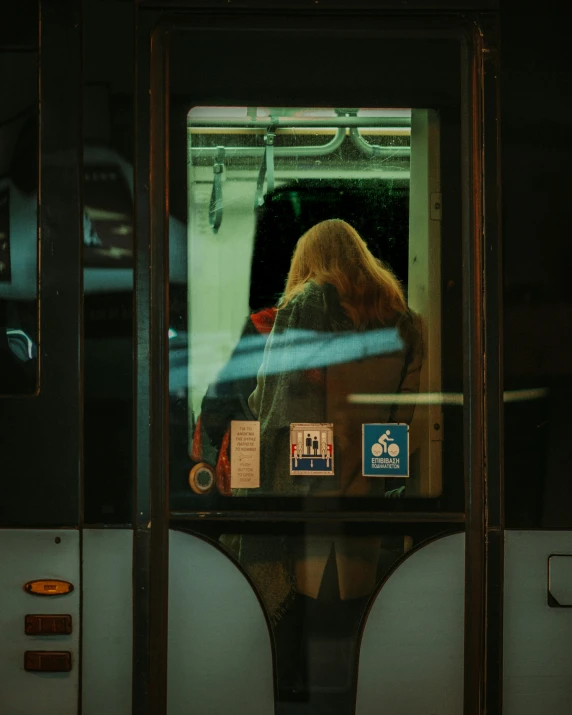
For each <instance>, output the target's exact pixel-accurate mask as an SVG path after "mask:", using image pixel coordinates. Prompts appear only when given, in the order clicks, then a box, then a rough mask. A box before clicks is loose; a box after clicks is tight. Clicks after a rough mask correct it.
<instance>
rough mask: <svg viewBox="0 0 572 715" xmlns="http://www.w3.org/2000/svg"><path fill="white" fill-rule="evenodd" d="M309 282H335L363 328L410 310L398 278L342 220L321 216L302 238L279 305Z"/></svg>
mask: <svg viewBox="0 0 572 715" xmlns="http://www.w3.org/2000/svg"><path fill="white" fill-rule="evenodd" d="M309 281H314V282H315V283H318V284H320V285H323V284H324V283H331V284H332V285H333V286H335V288H336V290H337V292H338V296H339V299H340V304H341V306H342V308H343V309H344V311H345V313H346V315H347V316H348V317H349V318H350V320H351V321H352V323H353V324H354V326H355V327H358V328H363V327H366V326H368V325H372V324H375V323H381V324H382V325H388V324H395V323H396V322H397V321H398V320H399V318H400V317H401V316H402V315H404V314H405V313H406V312H407V304H406V302H405V298H404V296H403V290H402V289H401V285H400V283H399V281H398V280H397V278H396V277H395V276H394V275H393V273H392V272H391V271H390V270H389V268H387V267H386V266H384V265H383V263H382V262H381V261H379V260H378V259H377V258H375V256H373V255H372V254H371V252H370V251H369V249H368V247H367V246H366V243H365V241H364V240H363V239H362V238H361V236H360V235H359V234H358V232H357V231H356V230H355V228H353V227H352V226H350V224H349V223H346V222H345V221H342V220H341V219H328V220H327V221H322V222H321V223H318V224H316V225H315V226H313V227H312V228H311V229H310V230H309V231H307V232H306V233H305V234H304V235H303V236H302V237H301V238H300V239H299V240H298V243H297V244H296V248H295V249H294V255H293V256H292V263H291V264H290V272H289V273H288V278H287V279H286V287H285V289H284V294H283V296H282V299H281V301H280V303H279V308H284V307H285V306H286V305H287V304H288V303H289V302H290V301H291V300H292V298H294V297H295V296H296V295H298V293H301V292H302V291H303V290H304V288H305V286H306V284H307V283H308V282H309Z"/></svg>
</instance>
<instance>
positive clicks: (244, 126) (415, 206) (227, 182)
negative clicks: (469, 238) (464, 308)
mask: <svg viewBox="0 0 572 715" xmlns="http://www.w3.org/2000/svg"><path fill="white" fill-rule="evenodd" d="M188 140H189V144H188V156H189V162H190V184H189V264H188V272H189V273H188V275H189V289H188V324H189V325H190V327H191V331H190V332H187V331H186V330H183V331H179V330H173V331H172V334H170V336H169V347H170V392H171V396H172V399H173V398H175V399H177V398H178V397H179V396H183V395H185V394H186V391H187V390H188V437H187V439H188V444H189V454H190V455H191V457H192V459H193V460H194V461H196V462H207V463H210V464H211V465H213V467H214V468H215V469H216V470H217V472H218V474H219V478H218V480H217V484H218V487H219V492H220V493H222V494H227V495H229V494H233V495H234V496H262V495H265V494H266V495H272V494H282V495H294V494H298V495H301V494H310V493H313V494H318V493H322V494H324V495H333V494H336V495H339V494H341V493H344V494H346V495H348V496H349V495H353V496H357V495H366V494H368V493H372V494H373V493H375V494H378V495H381V496H383V495H384V494H385V493H386V492H387V494H388V496H435V495H438V494H440V492H441V482H442V458H441V445H442V434H443V433H442V431H441V427H442V423H443V415H442V409H441V404H440V402H439V401H438V400H437V401H433V402H431V403H428V402H424V403H422V404H421V405H420V406H418V407H416V404H415V401H414V400H411V401H409V402H408V403H405V402H400V401H399V400H398V399H396V400H395V403H392V402H391V396H392V395H393V396H395V397H396V398H399V397H401V396H403V394H410V395H412V394H415V393H418V392H419V391H421V392H424V393H427V392H437V393H439V391H440V390H441V384H442V383H441V364H440V362H441V352H440V340H441V337H440V325H441V315H440V290H441V286H440V280H439V274H440V251H439V245H440V223H439V222H440V204H439V202H438V201H437V200H436V199H435V201H436V203H435V206H437V207H438V208H435V210H434V211H432V212H429V211H428V210H427V207H428V206H429V197H430V196H431V197H432V198H434V196H437V195H438V191H439V190H440V185H439V180H438V177H439V171H438V146H439V141H438V117H437V115H436V113H435V112H430V111H428V110H414V111H411V110H389V109H384V110H362V109H359V110H358V109H355V110H335V109H328V110H326V109H324V110H312V109H281V110H273V109H267V108H240V107H238V108H233V107H229V108H220V107H219V108H212V107H211V108H209V107H198V108H195V109H193V110H192V111H191V112H190V114H189V128H188ZM428 165H430V166H432V171H431V177H430V178H428V176H427V166H428ZM434 190H435V191H436V192H437V193H434ZM432 192H433V193H432ZM421 206H423V207H424V209H421ZM333 218H338V219H341V220H343V221H344V222H345V223H346V224H347V225H349V226H351V230H354V229H355V231H356V232H357V234H359V235H361V236H363V238H364V239H365V240H366V243H367V249H366V250H367V251H368V252H371V255H372V257H373V258H375V259H377V260H378V261H381V262H382V264H383V265H384V266H386V267H387V269H388V272H387V275H388V276H395V278H396V279H397V281H398V283H396V285H400V286H401V288H400V291H402V293H401V295H402V298H401V300H402V301H405V302H403V304H402V306H401V308H400V310H399V311H397V312H395V308H394V307H388V315H386V316H378V317H379V318H380V319H378V320H377V322H375V321H374V320H369V323H368V321H367V320H365V321H362V322H361V323H360V321H357V323H355V324H354V323H352V321H351V319H350V321H349V323H348V322H347V319H348V314H347V311H348V310H349V312H350V313H351V312H352V310H354V308H353V307H352V306H351V304H349V303H348V302H347V301H345V295H344V294H343V291H341V292H342V297H341V299H340V296H339V295H338V291H339V289H340V285H341V284H340V285H338V286H337V287H336V286H334V287H333V292H332V290H330V289H329V288H328V286H332V285H333V284H332V283H331V282H329V281H331V276H330V277H329V278H328V277H326V278H324V277H323V276H322V278H319V279H318V280H312V281H309V284H308V285H310V284H312V285H314V286H322V287H325V293H324V295H323V296H321V297H317V298H316V300H318V301H322V302H327V300H328V295H329V296H330V298H329V300H330V303H332V304H333V303H335V302H336V301H337V302H338V304H339V305H338V308H337V309H336V310H337V314H336V315H334V313H336V310H334V313H331V315H330V316H329V318H328V320H330V323H331V324H330V325H329V326H328V325H326V323H324V321H322V323H323V324H320V325H315V324H313V322H312V321H311V320H310V321H301V322H300V321H298V322H296V321H295V322H296V324H295V325H294V324H281V319H280V317H278V320H277V311H278V316H280V315H282V316H285V315H286V313H287V312H288V310H290V309H289V308H287V307H286V306H285V305H283V306H282V308H280V301H283V300H284V297H283V292H284V285H285V281H286V279H287V276H288V273H289V269H290V260H291V258H292V253H293V251H294V247H295V246H296V242H297V241H298V240H299V239H300V237H301V236H303V235H305V234H306V233H307V232H308V231H309V230H310V229H312V227H314V226H317V225H320V224H321V222H324V221H328V220H331V219H333ZM373 258H372V260H373ZM348 265H349V266H350V267H351V266H352V265H353V262H352V260H350V262H349V264H348ZM348 272H349V271H348ZM345 280H346V283H347V282H348V281H349V282H350V283H351V282H352V281H355V280H356V278H355V277H352V278H348V277H346V278H345ZM334 283H335V281H334ZM358 283H359V280H358ZM362 289H363V290H367V285H366V286H362V288H360V290H362ZM297 300H298V301H300V300H301V295H300V296H297ZM344 301H345V302H344ZM360 301H361V302H360ZM360 301H358V302H360V305H362V309H363V313H364V316H365V315H369V313H370V312H371V306H372V305H373V303H372V297H371V296H369V295H366V296H365V297H364V296H363V295H362V297H361V298H360ZM342 303H343V307H342ZM406 303H409V308H408V307H407V305H406ZM299 310H300V309H299V306H298V308H297V311H298V312H299ZM312 311H315V306H313V307H312V308H311V309H310V312H312ZM392 311H393V313H392V314H391V316H389V313H391V312H392ZM330 312H331V311H330ZM249 313H250V316H249V318H248V319H247V320H246V323H245V322H244V317H243V316H244V315H248V314H249ZM406 315H408V316H410V317H409V318H407V319H406V318H405V316H406ZM370 318H371V316H370ZM344 321H345V322H344ZM275 322H276V325H275ZM326 322H327V321H326ZM414 333H415V335H413V334H414ZM423 356H424V357H423ZM312 371H314V374H313V377H314V378H315V379H316V380H318V382H320V381H321V382H320V384H319V385H318V386H316V385H315V384H314V383H313V382H312V379H311V378H312V374H311V373H312ZM261 375H263V376H264V381H266V382H267V383H268V386H267V387H266V402H268V399H270V400H271V401H272V402H273V403H274V410H273V411H272V417H269V415H270V412H271V411H270V410H269V409H263V411H262V412H261V411H260V408H261V407H263V403H264V400H263V399H262V392H263V389H262V387H261V386H260V385H259V387H258V391H257V378H258V382H259V383H260V376H261ZM376 375H377V376H378V379H377V380H376V379H375V376H376ZM279 385H281V388H280V389H279ZM342 385H343V387H342ZM280 390H281V392H280ZM294 393H295V394H296V395H297V398H296V399H290V400H289V401H288V406H287V407H286V402H287V401H286V400H285V395H286V394H288V395H290V397H291V396H292V394H294ZM302 393H304V394H303V396H302ZM270 394H272V395H273V397H272V398H268V396H269V395H270ZM312 394H313V395H314V397H313V398H312V397H311V396H312ZM363 395H367V396H372V395H378V396H380V397H386V398H388V400H386V401H383V402H382V403H380V402H378V403H371V404H365V403H364V402H363V401H360V396H363ZM356 398H357V399H356ZM278 402H281V407H280V408H278V407H277V404H278ZM312 402H313V403H314V404H315V405H317V404H318V403H320V404H321V407H320V408H319V409H316V408H315V407H312ZM334 403H335V404H334ZM268 404H270V403H268ZM278 412H280V414H281V417H280V420H278V421H279V422H280V426H279V427H277V428H276V429H277V430H278V429H279V430H281V433H280V434H278V433H276V434H275V435H274V437H273V438H272V439H269V438H268V434H269V433H268V430H267V429H266V428H265V422H268V420H269V419H270V421H274V422H276V415H277V414H278ZM328 414H330V415H331V416H328ZM254 418H259V419H260V421H261V425H262V428H261V433H262V482H261V487H260V489H250V490H248V491H246V490H242V491H236V490H234V491H231V490H230V489H229V483H230V479H229V475H228V471H229V470H231V469H232V467H231V465H230V451H229V439H230V422H231V421H232V420H244V419H247V420H248V419H254ZM331 421H334V422H336V423H337V426H336V427H335V429H334V432H335V434H336V437H335V441H336V442H337V449H338V452H339V454H338V459H337V463H339V464H340V465H341V462H340V461H339V460H340V458H341V452H345V459H346V462H347V463H348V464H349V463H351V464H352V467H351V469H353V470H354V472H355V475H356V478H358V481H361V486H360V487H359V488H358V487H357V482H354V481H353V480H350V481H351V482H352V483H353V484H354V486H353V487H352V488H349V482H348V478H346V479H341V476H340V474H338V475H337V476H336V478H335V479H331V480H329V481H330V483H329V484H328V483H327V482H328V479H321V480H320V482H319V483H318V482H315V483H313V484H310V483H309V481H308V479H304V478H300V479H297V480H295V481H292V480H291V479H288V480H284V479H280V480H279V482H280V484H281V485H282V488H280V487H278V486H277V483H276V482H275V480H273V478H272V477H271V476H270V475H271V474H272V473H273V472H274V471H275V467H276V468H278V465H279V464H280V463H283V464H286V465H287V464H288V462H287V460H288V459H289V446H288V437H287V435H286V432H287V430H288V425H289V424H292V423H298V422H300V423H322V422H331ZM386 421H387V422H398V421H401V422H403V423H407V424H410V451H411V460H410V462H411V466H412V474H414V475H415V477H414V479H411V480H410V481H409V482H407V483H401V482H400V480H394V481H391V480H378V483H377V484H376V485H375V486H374V483H373V480H372V479H369V480H367V479H365V480H364V478H363V477H362V476H361V466H360V454H361V424H362V423H367V422H374V423H380V422H386ZM276 424H278V423H277V422H276ZM172 426H175V425H174V423H172ZM270 443H272V444H270ZM350 443H351V444H352V448H351V449H349V445H350ZM340 450H341V451H340ZM350 452H353V456H351V457H350V456H349V455H350ZM281 460H284V461H283V462H281ZM335 461H336V460H335ZM173 463H174V462H173ZM346 472H347V470H346ZM358 472H359V474H358ZM384 481H385V482H388V483H384ZM389 482H390V483H389ZM286 483H288V488H286V486H285V485H286ZM366 484H367V486H366ZM405 484H407V485H408V486H407V488H406V487H405ZM342 485H343V486H342Z"/></svg>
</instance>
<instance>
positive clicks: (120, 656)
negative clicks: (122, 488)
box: [82, 529, 133, 715]
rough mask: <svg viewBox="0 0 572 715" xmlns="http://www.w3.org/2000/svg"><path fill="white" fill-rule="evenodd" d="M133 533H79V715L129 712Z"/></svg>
mask: <svg viewBox="0 0 572 715" xmlns="http://www.w3.org/2000/svg"><path fill="white" fill-rule="evenodd" d="M132 563H133V532H132V531H131V530H130V529H86V530H84V532H83V640H82V656H83V671H82V704H83V709H82V713H83V715H101V714H102V713H105V715H131V693H132V657H133V611H132V600H133V589H132Z"/></svg>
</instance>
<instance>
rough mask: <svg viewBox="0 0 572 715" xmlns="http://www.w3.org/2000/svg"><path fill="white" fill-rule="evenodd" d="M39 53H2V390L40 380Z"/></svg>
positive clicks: (29, 387) (22, 390)
mask: <svg viewBox="0 0 572 715" xmlns="http://www.w3.org/2000/svg"><path fill="white" fill-rule="evenodd" d="M37 61H38V60H37V55H36V53H35V52H0V78H1V80H0V82H1V87H0V93H1V95H2V109H1V112H0V157H1V159H0V394H5V395H6V394H8V395H9V394H30V393H34V392H35V391H36V388H37V384H38V369H37V356H38V302H37V300H38V258H37V254H38V225H37V221H38V218H37V191H38V170H37V134H38V124H37V106H38V81H37Z"/></svg>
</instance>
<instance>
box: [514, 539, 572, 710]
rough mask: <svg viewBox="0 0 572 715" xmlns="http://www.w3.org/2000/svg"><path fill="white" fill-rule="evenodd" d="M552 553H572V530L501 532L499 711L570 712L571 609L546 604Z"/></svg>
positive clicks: (571, 671) (571, 668)
mask: <svg viewBox="0 0 572 715" xmlns="http://www.w3.org/2000/svg"><path fill="white" fill-rule="evenodd" d="M552 554H572V532H565V531H563V532H559V531H509V532H507V534H506V547H505V586H504V639H503V640H504V646H503V647H504V695H503V715H538V713H547V714H549V715H569V713H570V710H571V702H572V677H571V674H572V609H569V608H550V606H549V605H548V593H547V592H548V559H549V557H550V556H551V555H552Z"/></svg>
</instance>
